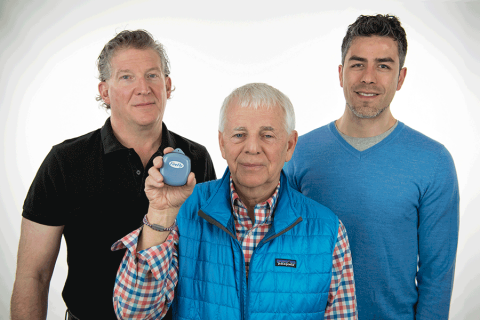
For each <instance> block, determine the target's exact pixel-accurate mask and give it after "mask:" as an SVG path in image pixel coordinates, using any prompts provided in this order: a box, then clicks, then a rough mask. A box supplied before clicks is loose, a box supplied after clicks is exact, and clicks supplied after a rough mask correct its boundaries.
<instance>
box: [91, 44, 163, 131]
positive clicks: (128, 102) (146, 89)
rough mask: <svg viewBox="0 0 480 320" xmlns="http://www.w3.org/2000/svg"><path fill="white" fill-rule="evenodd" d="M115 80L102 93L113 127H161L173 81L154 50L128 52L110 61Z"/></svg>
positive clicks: (112, 75)
mask: <svg viewBox="0 0 480 320" xmlns="http://www.w3.org/2000/svg"><path fill="white" fill-rule="evenodd" d="M110 64H111V77H110V79H108V80H107V81H105V82H100V84H99V85H98V90H99V92H100V95H101V96H102V98H103V101H104V102H105V103H106V104H109V105H110V108H111V119H112V124H113V123H115V124H117V125H118V126H123V127H134V128H138V127H145V126H151V125H155V124H156V125H158V124H159V123H160V124H161V122H162V119H163V113H164V112H165V106H166V104H167V99H168V98H169V97H170V93H171V80H170V77H165V75H164V74H163V72H162V63H161V60H160V57H159V56H158V54H157V53H156V52H155V51H154V50H152V49H145V50H139V49H133V48H129V49H124V50H120V51H118V52H117V53H116V54H115V55H114V56H113V57H112V60H111V61H110Z"/></svg>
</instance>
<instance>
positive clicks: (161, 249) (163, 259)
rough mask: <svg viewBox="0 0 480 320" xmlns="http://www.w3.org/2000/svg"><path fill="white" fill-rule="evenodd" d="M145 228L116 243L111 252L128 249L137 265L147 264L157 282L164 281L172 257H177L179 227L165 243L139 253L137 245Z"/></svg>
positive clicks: (147, 269)
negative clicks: (135, 259)
mask: <svg viewBox="0 0 480 320" xmlns="http://www.w3.org/2000/svg"><path fill="white" fill-rule="evenodd" d="M142 229H143V226H141V227H140V228H138V229H137V230H134V231H132V232H130V233H129V234H127V235H126V236H125V237H123V238H122V239H120V240H118V241H117V242H115V243H114V244H113V245H112V247H111V250H112V251H117V250H122V249H127V250H128V251H130V254H131V256H132V257H136V258H137V260H138V261H137V263H141V264H147V265H148V268H147V267H146V268H145V269H146V270H145V271H150V272H152V274H153V276H154V277H155V279H157V280H164V279H165V276H166V275H167V273H166V271H167V270H168V266H169V264H170V261H172V255H176V254H177V252H176V249H175V247H176V246H177V245H178V227H176V228H175V229H174V230H172V231H171V232H170V234H169V235H168V237H167V239H166V240H165V242H164V243H162V244H160V245H158V246H153V247H150V248H147V249H144V250H142V251H140V252H138V253H137V243H138V237H139V236H140V232H141V231H142Z"/></svg>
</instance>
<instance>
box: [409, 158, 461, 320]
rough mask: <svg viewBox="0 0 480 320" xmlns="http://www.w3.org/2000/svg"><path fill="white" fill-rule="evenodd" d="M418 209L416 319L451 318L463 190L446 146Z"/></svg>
mask: <svg viewBox="0 0 480 320" xmlns="http://www.w3.org/2000/svg"><path fill="white" fill-rule="evenodd" d="M434 166H435V167H434V168H435V170H434V173H433V176H432V178H431V181H430V183H429V185H428V187H427V189H426V191H425V193H424V194H423V195H422V198H421V200H420V206H419V208H418V272H417V283H418V301H417V305H416V319H417V320H419V319H448V314H449V310H450V299H451V294H452V289H453V277H454V273H455V258H456V252H457V242H458V226H459V193H458V182H457V175H456V172H455V166H454V164H453V160H452V158H451V156H450V154H449V153H448V151H447V150H446V149H444V150H443V153H442V154H441V157H439V160H437V162H436V163H435V164H434Z"/></svg>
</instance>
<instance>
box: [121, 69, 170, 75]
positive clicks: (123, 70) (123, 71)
mask: <svg viewBox="0 0 480 320" xmlns="http://www.w3.org/2000/svg"><path fill="white" fill-rule="evenodd" d="M153 70H156V71H162V70H161V69H160V68H159V67H153V68H150V69H148V70H147V71H145V72H150V71H153ZM131 72H132V71H131V70H130V69H120V70H118V71H117V74H118V73H131Z"/></svg>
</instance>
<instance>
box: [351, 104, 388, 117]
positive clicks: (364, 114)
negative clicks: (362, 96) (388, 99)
mask: <svg viewBox="0 0 480 320" xmlns="http://www.w3.org/2000/svg"><path fill="white" fill-rule="evenodd" d="M347 106H348V108H349V109H350V111H352V113H353V114H354V115H355V116H356V117H357V118H360V119H373V118H376V117H378V116H379V115H380V114H381V113H382V112H383V111H385V109H387V108H388V107H389V106H386V107H383V108H382V109H376V108H369V107H368V106H367V105H366V104H365V106H364V107H356V106H352V105H350V104H349V103H348V102H347ZM362 109H366V110H365V111H367V112H364V111H363V110H362ZM372 109H373V110H372ZM369 111H370V112H369Z"/></svg>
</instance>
